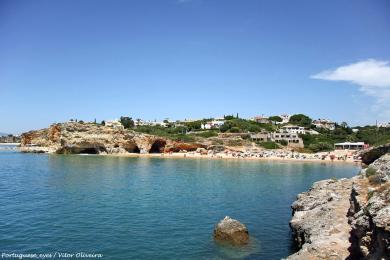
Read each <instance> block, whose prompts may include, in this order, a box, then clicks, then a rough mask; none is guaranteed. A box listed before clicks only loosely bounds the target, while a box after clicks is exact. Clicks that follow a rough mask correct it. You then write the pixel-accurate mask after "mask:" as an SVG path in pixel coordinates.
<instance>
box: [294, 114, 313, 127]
mask: <svg viewBox="0 0 390 260" xmlns="http://www.w3.org/2000/svg"><path fill="white" fill-rule="evenodd" d="M311 122H312V120H311V118H310V117H308V116H306V115H304V114H296V115H292V116H291V117H290V121H289V123H291V124H294V125H299V126H303V127H308V128H310V127H311Z"/></svg>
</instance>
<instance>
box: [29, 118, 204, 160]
mask: <svg viewBox="0 0 390 260" xmlns="http://www.w3.org/2000/svg"><path fill="white" fill-rule="evenodd" d="M198 147H199V145H196V144H191V145H189V144H184V143H179V142H174V141H171V140H168V139H165V138H162V137H158V136H153V135H147V134H142V133H137V132H134V131H129V130H125V129H123V128H115V127H110V126H102V125H96V124H90V123H76V122H72V123H64V124H55V125H52V126H50V127H49V128H46V129H42V130H37V131H30V132H27V133H24V134H22V139H21V150H22V151H23V152H48V153H62V154H68V153H70V154H78V153H91V154H115V153H160V152H169V151H180V150H183V149H184V148H187V149H188V150H196V148H198Z"/></svg>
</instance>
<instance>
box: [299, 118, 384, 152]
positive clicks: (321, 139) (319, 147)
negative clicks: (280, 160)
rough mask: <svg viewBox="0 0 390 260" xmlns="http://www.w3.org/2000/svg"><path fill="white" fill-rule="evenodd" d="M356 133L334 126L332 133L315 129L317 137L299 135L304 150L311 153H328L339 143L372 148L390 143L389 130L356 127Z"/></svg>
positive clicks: (346, 128) (347, 128)
mask: <svg viewBox="0 0 390 260" xmlns="http://www.w3.org/2000/svg"><path fill="white" fill-rule="evenodd" d="M356 129H358V132H356V133H354V132H353V131H352V128H350V127H348V126H347V125H346V124H343V125H341V124H340V125H336V129H335V130H334V131H330V130H326V129H316V131H318V132H319V133H320V134H319V135H311V134H306V135H300V137H301V138H302V139H303V143H304V145H305V147H306V148H308V149H310V150H311V151H313V152H320V151H330V150H332V149H333V147H334V144H335V143H341V142H364V143H367V144H370V145H373V146H376V145H381V144H386V143H389V142H390V129H389V128H377V127H375V126H364V127H356Z"/></svg>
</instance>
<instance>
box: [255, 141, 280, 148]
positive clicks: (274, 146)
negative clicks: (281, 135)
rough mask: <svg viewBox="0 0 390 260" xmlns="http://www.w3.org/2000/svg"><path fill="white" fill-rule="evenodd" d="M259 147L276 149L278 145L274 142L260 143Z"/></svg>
mask: <svg viewBox="0 0 390 260" xmlns="http://www.w3.org/2000/svg"><path fill="white" fill-rule="evenodd" d="M259 145H260V146H261V147H264V148H265V149H278V148H279V145H278V144H277V143H275V142H261V143H259Z"/></svg>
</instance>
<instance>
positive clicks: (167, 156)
mask: <svg viewBox="0 0 390 260" xmlns="http://www.w3.org/2000/svg"><path fill="white" fill-rule="evenodd" d="M101 155H102V156H111V157H127V158H162V159H209V160H247V161H275V162H289V163H290V162H295V163H305V162H309V163H346V164H355V165H361V161H354V160H330V159H324V160H321V159H295V158H281V157H232V156H221V155H213V156H211V155H200V154H189V153H172V154H167V153H152V154H139V153H128V154H101Z"/></svg>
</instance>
